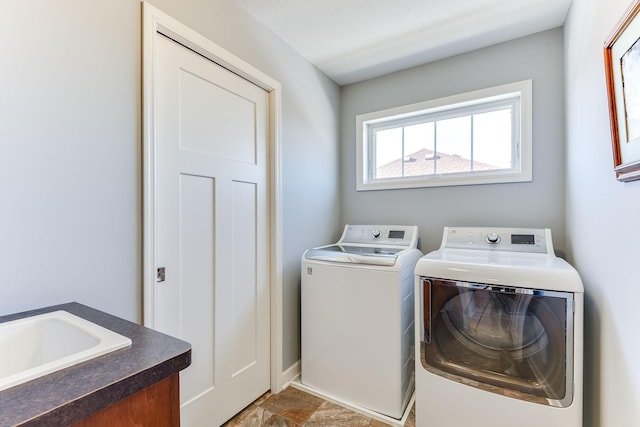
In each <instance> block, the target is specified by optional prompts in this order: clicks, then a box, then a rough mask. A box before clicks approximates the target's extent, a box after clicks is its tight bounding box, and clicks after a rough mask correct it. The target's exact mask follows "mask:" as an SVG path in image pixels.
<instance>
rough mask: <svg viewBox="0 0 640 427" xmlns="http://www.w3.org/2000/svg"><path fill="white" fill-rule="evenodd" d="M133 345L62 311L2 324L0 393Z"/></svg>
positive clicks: (0, 337) (125, 339)
mask: <svg viewBox="0 0 640 427" xmlns="http://www.w3.org/2000/svg"><path fill="white" fill-rule="evenodd" d="M130 345H131V340H130V339H129V338H127V337H125V336H122V335H120V334H117V333H115V332H113V331H110V330H109V329H106V328H103V327H102V326H99V325H96V324H95V323H92V322H89V321H88V320H85V319H82V318H80V317H78V316H75V315H73V314H71V313H69V312H67V311H62V310H60V311H54V312H51V313H45V314H40V315H37V316H31V317H25V318H23V319H18V320H13V321H11V322H5V323H0V390H4V389H7V388H9V387H13V386H14V385H17V384H21V383H24V382H27V381H30V380H32V379H34V378H38V377H41V376H43V375H46V374H50V373H51V372H55V371H58V370H60V369H64V368H68V367H69V366H72V365H75V364H77V363H80V362H84V361H86V360H89V359H93V358H94V357H98V356H102V355H104V354H106V353H110V352H112V351H115V350H118V349H121V348H124V347H128V346H130Z"/></svg>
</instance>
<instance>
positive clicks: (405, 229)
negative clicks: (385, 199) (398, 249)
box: [337, 224, 418, 249]
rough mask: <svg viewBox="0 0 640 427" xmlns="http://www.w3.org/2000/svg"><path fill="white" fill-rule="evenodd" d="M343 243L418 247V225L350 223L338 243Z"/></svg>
mask: <svg viewBox="0 0 640 427" xmlns="http://www.w3.org/2000/svg"><path fill="white" fill-rule="evenodd" d="M341 243H351V244H366V245H372V244H374V245H376V246H403V247H407V248H411V249H413V248H417V247H418V227H417V226H415V225H349V224H347V225H346V226H345V227H344V232H343V233H342V237H341V238H340V241H338V243H337V244H338V245H339V244H341Z"/></svg>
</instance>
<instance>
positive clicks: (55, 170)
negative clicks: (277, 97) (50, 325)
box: [0, 0, 339, 369]
mask: <svg viewBox="0 0 640 427" xmlns="http://www.w3.org/2000/svg"><path fill="white" fill-rule="evenodd" d="M151 3H152V4H153V5H154V6H156V7H158V8H159V9H161V10H163V11H164V12H166V13H168V14H169V15H171V16H173V17H175V18H176V19H178V20H179V21H181V22H183V23H184V24H186V25H187V26H189V27H191V28H193V29H194V30H196V31H198V32H200V33H201V34H203V35H204V36H206V37H207V38H209V39H211V40H213V41H214V42H215V43H217V44H219V45H221V46H222V47H223V48H225V49H227V50H229V51H230V52H231V53H233V54H234V55H236V56H238V57H240V58H242V59H243V60H245V61H246V62H248V63H250V64H251V65H253V66H254V67H256V68H258V69H260V70H261V71H263V72H264V73H266V74H268V75H270V76H271V77H272V78H274V79H276V80H278V81H279V82H280V83H281V84H282V92H283V99H282V149H283V156H282V157H283V158H282V164H283V168H282V177H283V189H282V190H283V210H284V212H283V227H284V230H283V240H284V248H283V250H284V253H283V256H284V272H283V274H284V295H283V297H284V308H283V315H284V344H283V346H284V349H283V350H284V355H283V356H284V360H283V369H286V368H288V367H289V366H291V365H292V364H293V363H295V362H296V361H297V360H298V359H299V357H300V352H299V346H300V338H299V335H300V333H299V330H300V321H299V289H300V283H299V282H300V271H299V270H300V263H299V261H300V255H301V254H302V252H303V251H304V249H306V248H308V247H311V246H315V245H318V244H320V243H323V242H324V241H326V239H327V235H330V234H331V233H333V232H334V231H335V230H336V229H338V228H339V222H338V220H339V206H338V203H339V190H338V189H339V187H338V176H339V170H338V154H339V151H338V150H339V146H338V119H339V117H338V108H339V88H338V86H337V85H335V84H334V83H333V82H332V81H331V80H329V79H328V78H327V77H326V76H324V75H323V74H322V73H320V72H319V71H318V70H317V69H316V68H315V67H313V66H312V65H311V64H309V63H308V62H307V61H306V60H304V59H303V58H302V57H301V56H300V55H299V54H297V53H296V52H294V51H293V50H292V49H291V48H290V47H289V46H288V45H286V44H285V43H284V42H283V41H282V40H280V39H279V38H277V37H275V36H274V35H273V34H272V33H271V32H269V31H268V30H266V28H265V27H264V26H262V25H261V24H259V23H258V22H257V21H255V20H254V19H253V18H252V17H251V16H249V15H248V14H247V13H246V12H245V11H244V10H243V9H241V8H240V7H238V6H237V5H236V4H235V3H234V2H233V1H231V0H216V1H210V0H154V1H152V2H151ZM140 13H141V12H140V2H139V1H138V0H96V1H91V2H87V1H82V0H57V1H56V2H51V1H48V0H31V1H28V2H21V1H11V2H9V1H4V2H0V35H1V36H2V40H4V42H3V43H2V50H1V51H0V52H1V55H0V65H1V68H2V77H3V78H2V81H1V82H0V94H1V96H0V117H1V120H2V126H0V144H1V146H0V314H6V313H11V312H16V311H20V310H25V309H29V308H34V307H39V306H44V305H50V304H56V303H60V302H66V301H71V300H75V301H79V302H82V303H85V304H88V305H91V306H93V307H95V308H98V309H102V310H105V311H108V312H111V313H113V314H116V315H119V316H122V317H125V318H127V319H131V320H137V321H140V320H141V314H142V300H141V295H142V288H141V287H142V285H141V251H142V246H141V202H140V198H141V164H142V159H141V149H140V147H141V138H140V132H141V121H140V114H141V109H140V108H141V107H140V90H141V89H140V87H141V84H140V67H141V59H140V58H141V50H140V33H141V19H140V17H141V15H140ZM8 41H13V44H12V43H9V42H8ZM319 178H320V179H319Z"/></svg>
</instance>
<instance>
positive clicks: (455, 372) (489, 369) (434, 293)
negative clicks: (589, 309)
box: [421, 278, 573, 407]
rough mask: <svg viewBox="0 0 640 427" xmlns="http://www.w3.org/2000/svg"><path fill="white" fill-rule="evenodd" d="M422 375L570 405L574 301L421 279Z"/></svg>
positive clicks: (526, 291) (524, 291)
mask: <svg viewBox="0 0 640 427" xmlns="http://www.w3.org/2000/svg"><path fill="white" fill-rule="evenodd" d="M422 298H423V299H422V300H423V316H422V320H423V322H422V323H423V342H422V345H421V347H422V355H421V359H422V360H421V361H422V365H423V366H424V367H425V369H427V370H429V371H431V372H433V373H436V374H438V375H442V376H444V377H447V378H449V379H452V380H455V381H458V382H462V383H465V384H468V385H471V386H475V387H478V388H482V389H485V390H487V391H492V392H495V393H500V394H504V395H507V396H511V397H516V398H519V399H523V400H528V401H532V402H536V403H542V404H545V405H550V406H559V407H566V406H569V405H570V404H571V402H572V399H573V390H572V383H573V378H572V369H573V367H572V359H573V294H572V293H566V292H550V291H540V290H531V289H523V288H509V287H503V286H493V285H486V284H478V283H466V282H454V281H447V280H440V279H433V278H423V279H422Z"/></svg>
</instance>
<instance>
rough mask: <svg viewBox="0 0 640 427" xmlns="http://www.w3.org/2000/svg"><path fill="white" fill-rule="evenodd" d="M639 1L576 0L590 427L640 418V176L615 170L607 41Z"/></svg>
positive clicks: (569, 28) (573, 188)
mask: <svg viewBox="0 0 640 427" xmlns="http://www.w3.org/2000/svg"><path fill="white" fill-rule="evenodd" d="M629 4H631V1H630V0H573V3H572V6H571V10H570V13H569V18H568V20H567V24H566V25H565V63H566V105H567V166H566V168H567V252H568V254H569V259H570V261H571V262H572V263H573V264H574V265H575V266H576V268H577V269H578V271H579V272H580V275H581V276H582V280H583V282H584V285H585V424H584V425H585V426H587V427H590V426H595V427H599V426H601V427H618V426H638V425H640V364H639V363H638V361H639V360H640V338H638V337H639V333H638V301H640V266H639V265H640V262H639V261H640V246H639V245H638V242H639V241H640V182H635V183H626V184H624V183H620V182H618V181H617V180H616V179H615V175H614V173H613V159H612V151H611V136H610V131H609V113H608V104H607V102H608V101H607V92H606V84H605V74H604V62H603V55H602V46H603V43H604V41H605V40H606V39H607V38H608V36H609V34H610V33H611V31H612V30H613V28H614V26H615V25H616V23H617V22H618V20H619V19H620V18H621V17H622V15H623V14H624V12H625V10H626V8H627V7H628V6H629Z"/></svg>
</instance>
